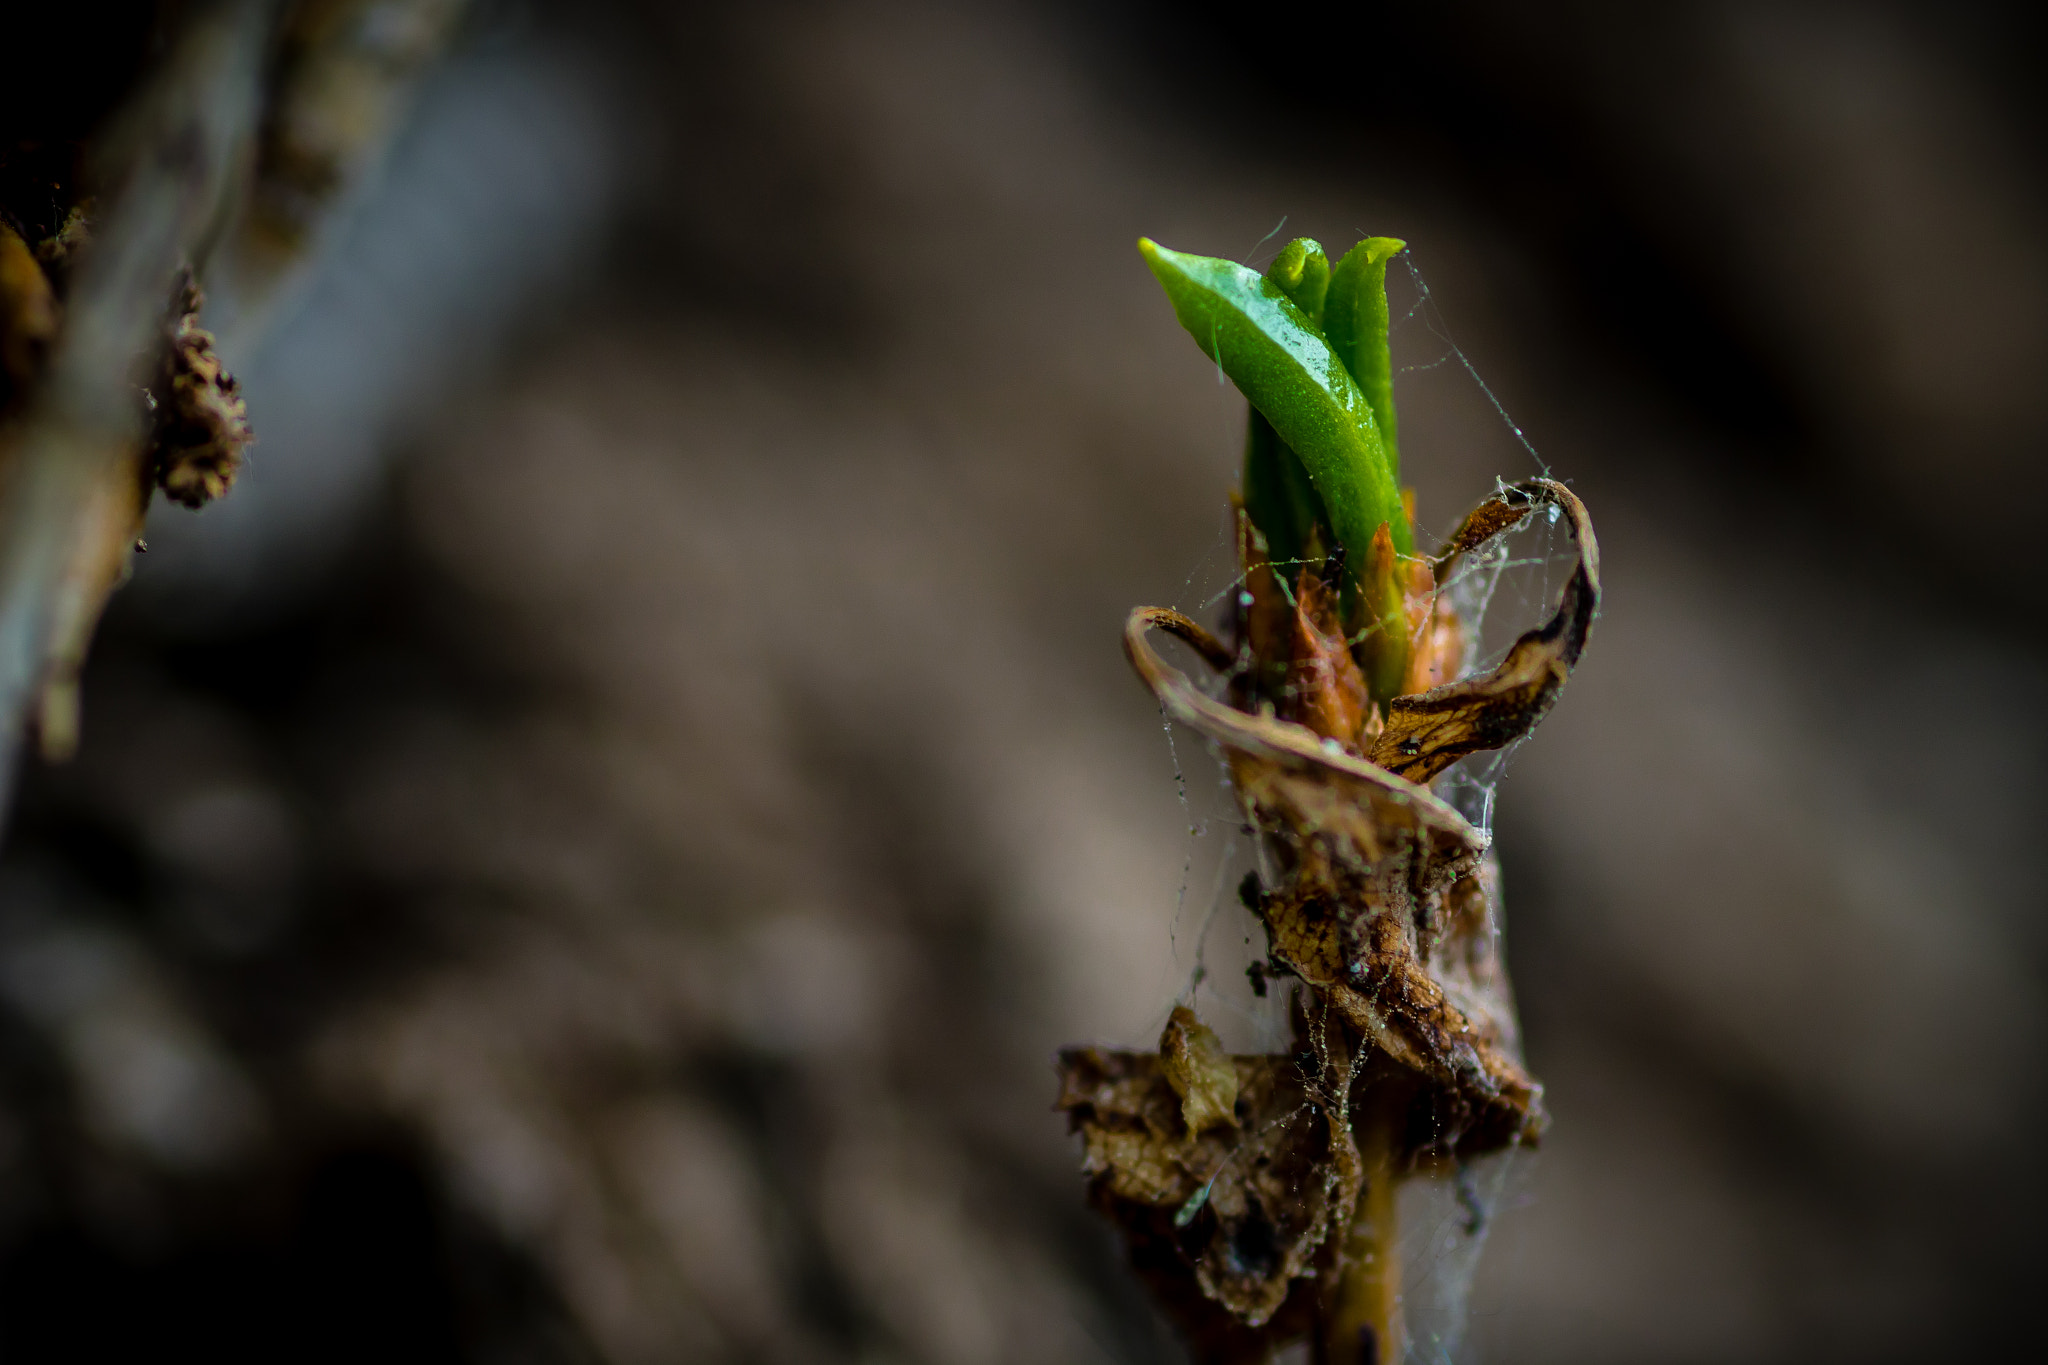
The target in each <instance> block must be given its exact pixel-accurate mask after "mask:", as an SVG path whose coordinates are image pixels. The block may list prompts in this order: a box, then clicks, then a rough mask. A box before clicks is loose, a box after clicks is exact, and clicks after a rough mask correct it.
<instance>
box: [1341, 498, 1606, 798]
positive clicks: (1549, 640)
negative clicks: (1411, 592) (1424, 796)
mask: <svg viewBox="0 0 2048 1365" xmlns="http://www.w3.org/2000/svg"><path fill="white" fill-rule="evenodd" d="M1545 506H1557V507H1561V508H1563V509H1564V511H1565V513H1566V515H1567V517H1568V520H1569V524H1570V527H1571V533H1572V538H1573V539H1574V540H1575V541H1576V542H1577V543H1578V547H1579V563H1578V566H1577V567H1576V568H1575V569H1574V570H1573V572H1572V576H1571V578H1570V580H1569V581H1568V582H1566V584H1565V588H1564V594H1563V597H1562V599H1561V600H1560V601H1559V603H1558V607H1557V612H1556V614H1555V615H1553V616H1552V617H1551V618H1550V620H1549V621H1547V622H1545V623H1544V624H1543V625H1542V626H1540V627H1538V628H1537V629H1535V630H1532V631H1529V632H1528V633H1527V634H1525V635H1523V636H1522V638H1521V639H1519V640H1517V641H1515V643H1514V646H1513V648H1511V649H1509V650H1508V654H1507V657H1506V658H1505V659H1503V660H1502V661H1501V663H1500V666H1499V667H1497V668H1495V669H1494V670H1493V672H1491V673H1489V674H1487V675H1486V676H1485V677H1483V678H1468V679H1466V680H1465V681H1464V682H1458V683H1449V684H1446V685H1444V686H1441V687H1435V688H1432V689H1430V690H1429V691H1427V692H1422V693H1418V694H1415V695H1412V696H1401V697H1396V698H1394V700H1393V701H1392V702H1391V703H1390V704H1389V705H1388V708H1387V723H1386V728H1385V729H1384V730H1382V731H1381V732H1380V735H1379V738H1378V739H1377V740H1375V741H1374V743H1373V747H1372V753H1371V758H1372V761H1373V762H1374V763H1376V764H1378V765H1380V766H1381V767H1383V768H1385V769H1387V770H1388V771H1389V772H1394V773H1399V774H1400V775H1401V776H1403V777H1406V778H1409V779H1410V780H1412V781H1416V782H1427V781H1429V779H1431V778H1432V777H1435V776H1436V775H1437V774H1438V773H1440V772H1442V771H1443V770H1444V769H1445V768H1448V767H1450V766H1451V764H1453V763H1455V762H1457V761H1458V760H1459V759H1460V758H1463V757H1464V756H1465V755H1466V754H1470V753H1477V752H1479V751H1481V750H1484V749H1499V748H1502V747H1504V746H1506V745H1508V744H1512V743H1514V742H1515V741H1516V740H1518V739H1520V738H1521V737H1522V736H1524V735H1526V734H1528V733H1529V732H1530V731H1531V730H1533V729H1535V728H1536V725H1537V723H1538V722H1539V721H1541V720H1542V719H1543V717H1544V714H1545V713H1546V712H1548V711H1549V710H1550V707H1551V704H1552V703H1554V702H1555V701H1556V700H1557V694H1558V692H1559V691H1561V690H1562V689H1563V687H1564V682H1565V679H1566V678H1568V677H1570V676H1571V671H1572V668H1573V667H1574V666H1575V665H1576V664H1577V663H1578V661H1579V655H1580V654H1581V653H1582V652H1583V651H1584V650H1585V647H1586V638H1587V636H1588V635H1589V634H1590V633H1591V631H1592V628H1593V619H1594V617H1595V616H1596V615H1598V613H1599V610H1600V546H1599V542H1598V541H1596V540H1595V539H1594V537H1593V522H1592V519H1591V518H1590V517H1588V516H1587V514H1586V506H1585V504H1584V503H1582V502H1580V501H1579V499H1578V497H1577V496H1576V495H1575V494H1573V492H1572V491H1571V490H1570V489H1569V488H1566V487H1565V486H1564V485H1563V484H1561V483H1557V482H1554V481H1553V480H1550V479H1532V480H1530V481H1528V482H1527V483H1519V484H1515V485H1513V486H1511V487H1509V488H1506V489H1503V490H1502V491H1501V493H1500V495H1499V496H1497V497H1493V498H1489V499H1488V500H1487V501H1486V502H1484V503H1481V504H1480V505H1479V507H1478V508H1476V509H1475V510H1474V511H1473V512H1472V514H1471V515H1470V516H1468V517H1466V518H1465V523H1464V525H1462V526H1460V527H1459V528H1458V531H1457V533H1456V534H1454V535H1453V536H1452V537H1451V541H1450V544H1449V546H1448V547H1447V548H1446V550H1445V552H1444V555H1443V556H1442V558H1440V559H1439V560H1438V563H1437V568H1436V576H1437V578H1438V579H1439V580H1442V579H1443V578H1445V576H1446V574H1447V572H1448V570H1449V567H1450V565H1451V564H1452V563H1453V562H1454V561H1455V560H1456V559H1457V558H1458V556H1460V555H1463V554H1465V553H1467V552H1469V551H1471V550H1473V549H1476V548H1477V547H1478V546H1480V545H1483V544H1484V543H1486V542H1487V541H1488V540H1491V539H1493V538H1494V537H1495V536H1498V535H1501V534H1503V533H1504V532H1506V531H1508V530H1511V529H1513V528H1514V527H1515V526H1518V525H1520V524H1521V523H1522V522H1523V521H1525V520H1526V519H1527V518H1528V517H1529V516H1530V515H1532V514H1533V513H1535V512H1536V511H1538V510H1539V509H1541V508H1543V507H1545Z"/></svg>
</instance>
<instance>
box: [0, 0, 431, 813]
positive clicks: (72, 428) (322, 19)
mask: <svg viewBox="0 0 2048 1365" xmlns="http://www.w3.org/2000/svg"><path fill="white" fill-rule="evenodd" d="M463 8H464V4H463V0H298V3H282V2H281V0H214V3H212V4H206V5H200V6H196V7H194V9H193V10H192V11H190V12H189V14H188V15H187V17H186V22H185V24H184V26H183V29H182V31H181V32H180V34H179V35H178V37H177V39H176V41H175V43H174V44H173V45H172V47H171V48H170V50H169V51H168V53H167V54H166V56H165V59H164V60H163V61H162V62H161V64H160V65H159V66H158V67H157V68H156V69H155V70H154V72H153V73H152V74H151V75H150V76H148V77H147V78H146V79H145V80H144V82H143V83H142V85H141V86H140V88H138V89H137V90H136V92H135V93H134V94H133V95H132V97H131V98H130V99H129V101H128V103H127V105H126V106H125V107H124V108H123V109H122V110H121V112H120V114H119V115H118V116H117V117H116V118H115V120H114V121H113V122H112V124H111V125H110V126H108V127H107V128H105V129H104V130H102V132H101V133H100V135H99V136H98V138H97V141H96V145H95V146H94V147H93V149H92V153H93V154H92V156H91V168H90V175H89V179H90V180H91V182H92V188H93V189H94V191H95V196H94V198H93V199H92V200H85V199H80V200H79V201H78V202H77V203H76V204H75V205H74V206H73V207H72V209H71V212H70V214H69V216H68V217H67V218H66V219H65V220H64V221H63V223H62V224H61V227H60V228H59V230H58V231H57V232H56V233H55V234H54V235H53V236H51V237H50V238H49V240H47V241H45V242H41V243H37V244H31V243H30V242H28V241H27V240H25V239H24V238H23V237H22V236H21V235H20V234H19V233H16V232H15V231H14V230H13V229H12V228H11V227H10V226H8V225H7V224H6V222H5V219H4V217H0V418H4V417H5V415H6V414H7V413H8V412H9V411H10V410H11V411H12V413H13V414H14V415H13V418H12V420H8V421H5V422H4V423H0V809H4V806H5V803H6V792H7V790H8V787H9V784H10V782H11V776H12V772H13V768H14V762H15V759H16V757H17V755H18V753H19V750H20V747H21V740H22V737H23V735H24V733H25V731H26V728H27V722H28V718H29V717H30V716H31V715H33V716H34V717H35V720H36V726H37V730H38V733H39V736H40V739H41V745H42V750H43V752H44V754H45V755H46V756H48V757H51V758H62V757H64V756H66V755H68V754H69V753H70V752H71V750H72V749H73V747H74V746H75V745H76V742H77V738H78V724H79V718H78V690H77V679H78V673H79V670H80V668H81V667H82V666H83V664H84V660H85V653H86V648H87V646H88V644H89V643H90V640H91V636H92V632H93V629H94V627H95V625H96V624H97V622H98V620H99V617H100V614H101V611H102V610H103V609H104V607H105V605H106V601H107V598H108V595H109V594H110V593H111V592H112V591H113V590H114V588H115V587H116V586H117V585H118V584H119V583H120V581H121V580H122V579H123V578H124V577H125V576H126V574H127V571H128V566H129V559H130V555H131V553H132V550H133V547H134V545H135V543H136V540H137V536H138V534H139V532H140V530H141V525H142V518H143V514H144V511H145V510H146V508H147V505H148V499H149V494H150V491H151V487H152V486H153V485H160V486H162V487H163V488H164V489H165V490H166V492H167V493H169V495H170V496H171V497H173V498H174V499H175V500H176V501H179V502H182V503H185V504H186V505H188V506H194V507H196V506H198V505H200V504H202V503H204V502H206V501H208V500H210V499H212V498H215V497H219V496H221V495H222V494H223V493H225V492H226V490H227V487H228V485H229V484H230V483H232V481H233V478H234V475H235V471H236V468H237V467H238V465H239V463H240V458H241V454H240V453H241V448H242V447H243V446H244V445H246V444H247V443H248V441H249V439H250V436H249V432H248V429H247V424H246V422H245V421H244V419H243V413H242V409H241V400H240V398H239V397H238V395H237V393H236V390H235V384H234V380H233V378H232V377H231V376H230V375H229V374H228V372H227V369H226V368H225V367H224V365H223V364H222V361H221V358H220V357H218V356H216V355H215V353H214V346H213V338H212V336H211V334H210V333H208V332H207V331H205V330H203V329H202V328H201V327H200V326H199V323H198V309H199V303H200V298H201V295H200V294H199V292H198V288H197V285H198V283H199V282H200V281H201V280H205V281H207V282H208V283H209V284H212V282H213V281H214V280H215V279H216V278H217V279H218V280H220V281H221V282H222V283H221V284H220V285H219V286H217V287H218V288H219V290H220V292H222V293H224V294H225V296H226V299H225V302H226V305H227V306H226V308H225V309H224V310H223V311H225V312H226V313H227V315H228V317H229V319H230V324H231V325H232V326H233V328H234V336H233V339H232V340H231V341H230V342H229V343H228V344H227V345H225V346H223V347H222V348H221V349H222V350H223V351H226V352H228V353H229V354H230V355H232V354H234V353H235V348H237V347H242V348H252V347H253V346H254V345H255V344H256V341H257V338H258V334H259V332H260V330H261V327H262V324H263V323H264V321H265V320H266V319H267V317H268V316H269V314H270V312H271V307H270V305H271V304H272V303H273V302H274V301H275V300H276V298H277V297H279V296H280V295H281V294H283V293H285V292H286V287H287V286H288V284H289V282H290V281H291V280H292V279H293V278H294V277H295V276H296V275H298V274H301V273H303V270H304V268H305V266H306V265H307V264H308V263H309V261H310V260H311V259H312V258H313V257H314V256H315V255H316V254H317V252H318V250H319V247H320V244H321V242H322V241H323V240H324V237H325V228H326V225H327V223H328V222H329V221H330V220H331V219H332V218H333V217H334V216H335V210H336V208H337V206H338V205H340V204H341V203H343V202H345V201H346V199H347V197H348V194H347V192H348V189H349V187H350V186H351V185H353V184H355V183H357V182H358V181H360V180H361V179H362V177H363V173H364V172H365V171H366V170H367V169H368V168H369V167H370V166H372V165H374V164H375V162H376V160H377V158H378V155H379V153H380V152H381V151H382V149H383V148H384V146H385V144H386V143H387V142H388V140H389V137H390V134H391V132H392V131H393V129H394V128H395V127H396V126H397V125H398V123H399V121H400V118H401V115H402V112H403V109H404V106H405V97H406V96H407V95H408V94H409V92H410V91H411V89H412V88H413V86H414V84H415V82H416V78H417V76H418V75H419V74H420V72H421V71H422V70H424V69H425V67H426V66H427V65H428V63H429V62H430V61H431V59H432V58H433V57H434V56H436V55H437V54H438V53H439V52H440V51H441V49H442V48H443V47H444V46H445V44H446V42H447V40H448V38H449V36H450V34H451V33H452V32H453V30H454V27H455V23H456V20H457V19H458V18H459V17H460V15H461V13H462V10H463ZM4 131H5V130H0V132H4ZM93 205H98V206H102V207H92V206H93ZM89 208H90V211H88V210H89ZM45 267H49V268H51V269H53V270H60V275H59V281H60V283H62V284H65V285H68V287H67V288H63V289H60V290H53V289H52V285H51V277H50V276H49V275H47V274H46V273H45ZM60 294H61V295H62V298H61V303H60V301H59V295H60ZM145 386H147V389H148V390H152V391H153V392H150V393H149V394H148V397H147V399H145ZM146 404H153V405H154V406H155V409H156V412H155V418H154V422H153V424H152V422H151V419H150V418H149V416H148V414H147V412H146ZM152 427H153V429H152Z"/></svg>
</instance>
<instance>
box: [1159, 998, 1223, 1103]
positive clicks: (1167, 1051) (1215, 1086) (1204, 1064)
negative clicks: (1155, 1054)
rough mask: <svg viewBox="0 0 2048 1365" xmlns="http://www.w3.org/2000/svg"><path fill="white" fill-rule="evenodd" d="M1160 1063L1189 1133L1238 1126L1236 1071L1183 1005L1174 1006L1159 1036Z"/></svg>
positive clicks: (1212, 1033) (1218, 1043) (1213, 1035)
mask: <svg viewBox="0 0 2048 1365" xmlns="http://www.w3.org/2000/svg"><path fill="white" fill-rule="evenodd" d="M1159 1064H1160V1069H1161V1070H1162V1071H1164V1073H1165V1075H1166V1079H1167V1081H1168V1083H1169V1084H1171V1085H1172V1086H1173V1093H1174V1094H1176V1095H1178V1096H1180V1112H1181V1118H1182V1120H1183V1121H1184V1122H1185V1123H1186V1124H1187V1126H1188V1131H1189V1132H1190V1133H1199V1132H1201V1131H1202V1130H1203V1129H1205V1128H1214V1127H1216V1126H1217V1125H1218V1124H1229V1125H1232V1126H1235V1125H1236V1123H1237V1114H1236V1106H1237V1071H1236V1069H1235V1068H1234V1067H1232V1066H1231V1064H1230V1057H1229V1054H1227V1053H1225V1052H1224V1050H1223V1043H1222V1041H1221V1040H1220V1039H1218V1038H1217V1037H1216V1031H1215V1030H1214V1029H1212V1028H1210V1027H1209V1026H1208V1025H1207V1024H1204V1023H1203V1022H1202V1021H1201V1020H1199V1019H1197V1018H1196V1017H1195V1012H1194V1011H1193V1010H1191V1009H1189V1008H1188V1007H1187V1006H1186V1005H1175V1006H1174V1007H1173V1014H1172V1017H1170V1018H1169V1019H1168V1020H1167V1021H1166V1031H1165V1032H1163V1033H1161V1034H1160V1035H1159Z"/></svg>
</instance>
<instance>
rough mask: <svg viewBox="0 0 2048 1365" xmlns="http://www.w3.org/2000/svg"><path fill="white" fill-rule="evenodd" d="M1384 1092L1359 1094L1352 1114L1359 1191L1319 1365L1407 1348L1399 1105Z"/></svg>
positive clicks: (1390, 1361) (1375, 1364)
mask: <svg viewBox="0 0 2048 1365" xmlns="http://www.w3.org/2000/svg"><path fill="white" fill-rule="evenodd" d="M1389 1089H1390V1087H1388V1086H1385V1085H1381V1086H1379V1087H1376V1088H1375V1089H1374V1090H1373V1091H1371V1092H1368V1093H1367V1095H1366V1096H1365V1101H1364V1103H1363V1105H1361V1106H1360V1112H1359V1115H1358V1127H1357V1133H1358V1139H1359V1156H1360V1158H1361V1159H1362V1161H1363V1162H1364V1165H1365V1190H1364V1192H1363V1193H1362V1194H1361V1195H1360V1196H1359V1200H1358V1212H1357V1215H1356V1216H1355V1217H1354V1218H1353V1219H1352V1223H1351V1234H1350V1241H1349V1244H1348V1245H1347V1246H1346V1248H1345V1266H1344V1272H1343V1275H1342V1277H1341V1278H1340V1279H1339V1280H1338V1282H1337V1291H1336V1294H1335V1296H1334V1302H1333V1303H1332V1305H1331V1308H1330V1311H1329V1313H1328V1315H1327V1316H1326V1318H1325V1319H1324V1330H1323V1342H1322V1347H1323V1349H1322V1362H1321V1365H1400V1361H1401V1358H1402V1355H1403V1353H1404V1350H1405V1348H1406V1344H1407V1343H1406V1341H1405V1340H1404V1338H1403V1334H1402V1329H1401V1248H1400V1241H1401V1226H1400V1216H1399V1213H1398V1211H1397V1210H1396V1208H1395V1202H1394V1200H1395V1195H1396V1194H1397V1192H1398V1190H1399V1187H1400V1172H1399V1171H1398V1170H1397V1169H1396V1164H1395V1163H1396V1157H1397V1154H1398V1136H1399V1126H1398V1119H1399V1117H1400V1113H1401V1106H1399V1105H1397V1104H1393V1103H1389V1100H1390V1099H1393V1098H1394V1097H1393V1096H1391V1095H1389V1094H1388V1091H1389Z"/></svg>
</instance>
